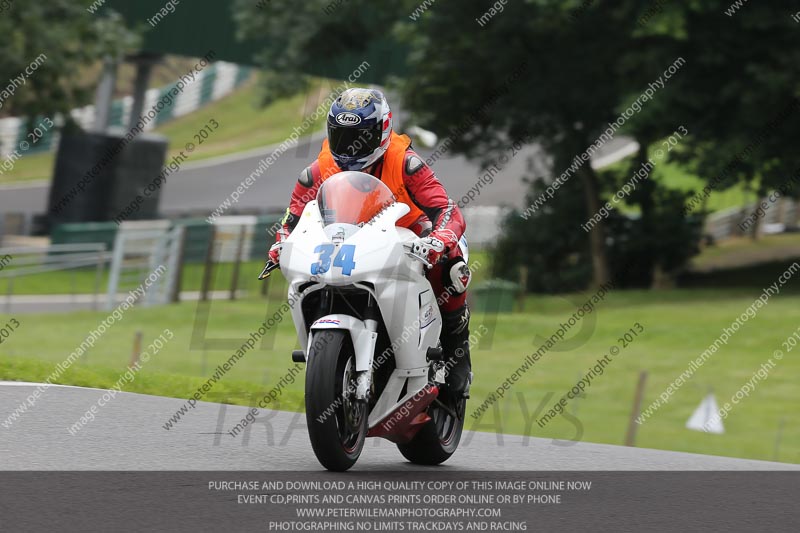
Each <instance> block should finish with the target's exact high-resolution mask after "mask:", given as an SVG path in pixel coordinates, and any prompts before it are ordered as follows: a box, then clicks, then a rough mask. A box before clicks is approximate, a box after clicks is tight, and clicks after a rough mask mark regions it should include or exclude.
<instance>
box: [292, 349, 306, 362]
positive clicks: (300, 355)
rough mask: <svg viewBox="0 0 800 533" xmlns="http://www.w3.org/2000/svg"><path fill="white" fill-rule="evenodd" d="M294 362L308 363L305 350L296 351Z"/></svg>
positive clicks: (293, 353)
mask: <svg viewBox="0 0 800 533" xmlns="http://www.w3.org/2000/svg"><path fill="white" fill-rule="evenodd" d="M292 361H294V362H295V363H305V362H306V352H304V351H303V350H295V351H293V352H292Z"/></svg>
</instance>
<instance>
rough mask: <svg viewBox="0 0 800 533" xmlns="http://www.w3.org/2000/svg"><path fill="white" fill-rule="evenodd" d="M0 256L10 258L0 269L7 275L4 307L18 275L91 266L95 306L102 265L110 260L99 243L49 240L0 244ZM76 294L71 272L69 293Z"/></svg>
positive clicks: (1, 275) (94, 306)
mask: <svg viewBox="0 0 800 533" xmlns="http://www.w3.org/2000/svg"><path fill="white" fill-rule="evenodd" d="M0 258H10V259H9V260H8V261H7V262H4V264H3V268H2V269H0V279H8V280H9V281H8V283H7V285H6V290H5V307H6V310H8V309H9V308H10V305H11V297H12V296H13V295H14V281H15V280H16V279H17V278H20V277H22V276H32V275H36V274H46V273H52V272H61V271H72V272H73V273H74V272H75V271H76V270H78V269H83V268H87V267H94V268H95V284H94V300H93V308H94V309H99V305H100V303H99V295H100V291H101V285H102V281H103V272H104V270H105V265H106V263H108V262H109V261H110V260H111V253H110V252H108V251H106V246H105V245H104V244H99V243H88V244H53V245H50V246H47V247H31V246H14V247H8V248H0ZM75 295H76V292H75V285H74V275H73V277H72V296H73V297H74V296H75Z"/></svg>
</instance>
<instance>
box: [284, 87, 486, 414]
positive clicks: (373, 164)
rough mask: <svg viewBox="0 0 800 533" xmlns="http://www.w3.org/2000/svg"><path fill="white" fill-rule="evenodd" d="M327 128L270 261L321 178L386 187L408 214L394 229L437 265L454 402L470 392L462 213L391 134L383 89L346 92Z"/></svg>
mask: <svg viewBox="0 0 800 533" xmlns="http://www.w3.org/2000/svg"><path fill="white" fill-rule="evenodd" d="M327 124H328V138H327V139H326V140H325V141H323V143H322V151H320V153H319V156H318V157H317V159H316V161H314V162H313V163H311V165H310V166H309V167H307V168H306V169H305V170H303V172H301V173H300V178H299V179H298V180H297V184H295V187H294V191H293V192H292V199H291V203H290V204H289V208H288V209H287V210H286V216H285V217H284V219H283V220H282V222H281V224H282V228H281V229H280V230H278V232H277V236H276V237H277V238H276V242H275V244H274V245H272V247H271V248H270V250H269V258H270V260H272V262H274V263H278V261H279V260H280V251H281V243H282V241H284V240H285V239H286V237H287V236H288V235H289V232H291V231H292V230H293V229H294V228H295V226H297V223H298V221H299V220H300V215H301V214H302V213H303V209H304V208H305V205H306V204H307V203H308V202H309V201H310V200H312V199H314V198H315V197H316V194H317V189H318V188H319V186H320V184H321V183H322V182H323V181H325V179H327V178H329V177H330V176H332V175H334V174H336V173H337V172H342V171H348V170H355V171H361V172H366V173H368V174H371V175H372V176H375V177H376V178H378V179H380V180H381V181H383V183H385V184H386V185H387V186H388V187H389V189H391V191H392V193H394V195H395V197H396V198H397V200H398V201H400V202H404V203H406V204H408V206H409V207H410V208H411V211H410V212H409V213H408V214H407V215H405V216H403V217H402V218H401V219H400V220H398V222H397V223H398V225H399V226H403V227H407V228H409V229H411V230H412V231H413V232H414V233H416V234H417V235H418V236H419V239H418V240H417V242H416V243H415V249H416V250H422V251H423V253H424V254H425V255H427V259H428V262H429V263H431V264H432V265H434V266H433V268H431V269H430V270H429V271H428V273H427V277H428V280H429V281H430V283H431V285H432V287H433V289H434V291H435V293H436V301H437V303H438V304H439V309H440V311H441V313H442V321H443V324H442V333H441V342H442V350H443V353H444V355H445V358H446V361H447V363H448V364H447V368H448V369H449V371H448V374H447V378H446V385H447V387H445V389H446V390H447V393H448V395H451V397H452V399H454V400H455V399H458V398H460V397H462V396H463V395H464V393H465V392H466V390H467V385H468V383H467V382H468V380H469V373H470V354H469V309H468V308H467V304H466V296H467V295H466V289H467V285H468V284H469V280H470V275H471V274H470V272H469V268H468V267H467V265H466V263H465V262H464V259H463V257H462V252H461V250H460V248H459V241H460V240H461V237H462V235H463V234H464V230H465V228H466V224H465V222H464V218H463V216H462V215H461V211H460V210H459V208H458V206H457V205H456V203H455V202H453V200H451V199H449V198H448V196H447V192H446V191H445V189H444V187H443V186H442V184H441V183H440V182H439V180H438V179H436V176H435V175H434V174H433V170H432V169H431V168H430V167H429V166H428V165H427V164H425V162H424V161H423V160H422V158H421V157H420V156H419V155H417V153H416V152H414V150H412V149H411V139H410V138H409V137H408V136H406V135H399V134H397V133H395V132H394V131H392V112H391V111H390V110H389V104H388V103H387V102H386V98H385V97H384V95H383V93H381V92H380V91H378V90H375V89H361V88H353V89H347V90H346V91H344V92H343V93H342V94H341V95H340V96H339V97H338V98H337V99H336V100H335V101H334V102H333V104H332V105H331V108H330V111H329V112H328V119H327ZM459 348H460V349H459Z"/></svg>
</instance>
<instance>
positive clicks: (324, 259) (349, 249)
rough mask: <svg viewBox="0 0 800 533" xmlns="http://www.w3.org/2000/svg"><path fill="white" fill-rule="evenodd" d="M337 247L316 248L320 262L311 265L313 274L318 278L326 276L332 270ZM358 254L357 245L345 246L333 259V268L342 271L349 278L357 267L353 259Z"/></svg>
mask: <svg viewBox="0 0 800 533" xmlns="http://www.w3.org/2000/svg"><path fill="white" fill-rule="evenodd" d="M335 249H336V247H335V246H334V245H333V244H320V245H319V246H317V247H316V248H314V252H315V253H318V254H319V261H317V262H316V263H314V264H313V265H311V274H312V275H314V276H316V275H319V274H324V273H325V272H327V271H328V270H330V268H331V256H332V255H333V252H334V250H335ZM355 254H356V245H355V244H343V245H342V246H341V248H339V253H337V254H336V257H335V258H333V266H335V267H339V268H341V269H342V274H344V275H345V276H349V275H350V274H351V273H352V272H353V269H354V268H355V267H356V263H355V261H353V257H354V256H355Z"/></svg>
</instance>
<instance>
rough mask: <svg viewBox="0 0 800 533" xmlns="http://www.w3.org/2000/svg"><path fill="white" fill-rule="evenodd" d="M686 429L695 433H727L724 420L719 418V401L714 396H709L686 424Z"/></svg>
mask: <svg viewBox="0 0 800 533" xmlns="http://www.w3.org/2000/svg"><path fill="white" fill-rule="evenodd" d="M686 427H687V428H688V429H692V430H694V431H703V432H706V433H717V434H722V433H725V427H724V426H723V425H722V419H721V418H720V417H719V407H718V406H717V399H716V398H714V395H713V394H709V395H708V396H706V397H705V398H703V401H702V402H700V405H698V406H697V409H695V410H694V413H692V416H690V417H689V420H688V421H687V422H686Z"/></svg>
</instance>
